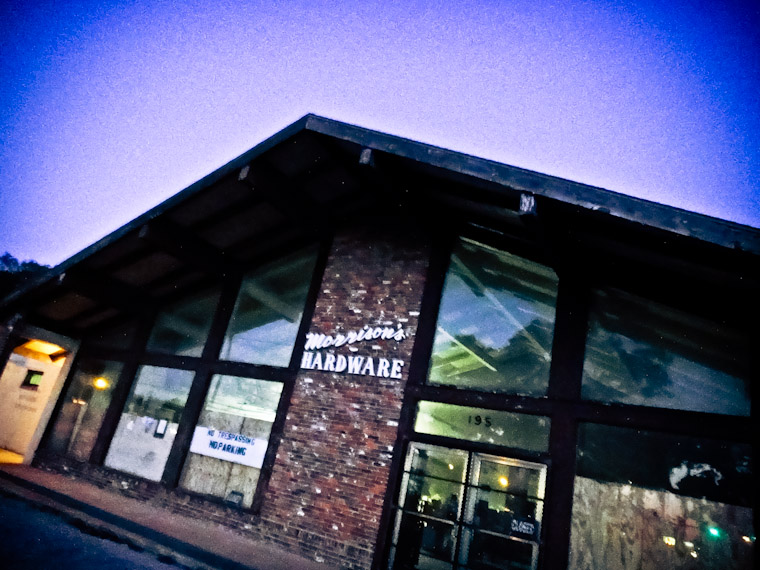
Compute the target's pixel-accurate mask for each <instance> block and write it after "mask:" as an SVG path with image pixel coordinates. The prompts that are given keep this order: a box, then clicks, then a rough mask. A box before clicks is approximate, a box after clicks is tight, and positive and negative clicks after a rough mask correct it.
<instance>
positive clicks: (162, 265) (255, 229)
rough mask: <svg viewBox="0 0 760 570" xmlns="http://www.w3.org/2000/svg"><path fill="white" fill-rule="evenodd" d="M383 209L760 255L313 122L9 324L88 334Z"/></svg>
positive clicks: (2, 306)
mask: <svg viewBox="0 0 760 570" xmlns="http://www.w3.org/2000/svg"><path fill="white" fill-rule="evenodd" d="M378 209H379V210H380V211H382V212H384V213H388V212H390V211H393V212H396V213H398V212H399V211H400V210H406V211H411V212H412V213H416V214H417V215H418V216H420V218H423V217H426V218H428V219H430V218H431V217H433V218H435V217H441V216H442V217H444V218H445V217H447V216H448V217H449V219H451V220H456V221H457V222H459V223H464V224H469V225H471V226H473V227H476V228H480V229H482V230H484V231H486V230H491V231H495V232H497V233H499V234H505V235H512V236H518V239H519V235H521V234H522V233H523V230H524V226H525V225H526V224H527V225H530V223H532V222H531V220H542V224H543V225H544V226H546V225H547V224H549V225H551V226H552V228H553V231H554V229H556V228H554V227H555V226H562V227H563V229H564V230H568V231H570V230H572V232H573V236H574V237H575V238H577V239H579V240H581V241H583V240H585V241H586V242H589V243H592V242H596V241H597V240H599V238H600V236H603V239H602V240H601V241H605V240H606V241H607V247H608V249H610V248H611V249H615V250H617V251H621V250H625V248H629V249H631V248H633V249H639V250H641V251H640V252H639V253H638V254H637V255H639V256H641V255H644V256H646V255H647V252H650V253H651V252H654V251H655V250H656V249H657V247H658V244H659V243H661V240H662V239H663V238H665V239H670V240H671V241H672V240H675V241H676V242H678V243H679V244H684V243H687V244H696V243H698V244H702V245H704V247H706V248H707V249H708V250H710V251H711V252H716V251H717V252H726V255H728V256H733V257H732V259H735V260H736V261H735V263H734V265H736V264H738V265H741V264H742V263H743V260H744V259H745V257H746V255H750V257H753V256H756V255H758V254H760V231H758V230H755V229H753V228H749V227H746V226H741V225H739V224H735V223H731V222H727V221H723V220H718V219H715V218H711V217H709V216H704V215H701V214H696V213H692V212H688V211H685V210H681V209H678V208H673V207H670V206H664V205H661V204H657V203H654V202H649V201H646V200H642V199H639V198H633V197H630V196H626V195H623V194H618V193H615V192H611V191H608V190H604V189H601V188H596V187H593V186H588V185H585V184H580V183H576V182H571V181H568V180H564V179H561V178H557V177H553V176H547V175H544V174H539V173H536V172H532V171H529V170H525V169H521V168H517V167H514V166H508V165H504V164H500V163H497V162H493V161H490V160H485V159H481V158H476V157H473V156H470V155H465V154H462V153H457V152H453V151H450V150H446V149H442V148H438V147H434V146H431V145H427V144H423V143H419V142H415V141H411V140H408V139H403V138H400V137H396V136H392V135H387V134H384V133H380V132H377V131H372V130H368V129H364V128H361V127H357V126H353V125H349V124H346V123H342V122H338V121H334V120H331V119H326V118H323V117H319V116H315V115H306V116H305V117H303V118H301V119H300V120H298V121H296V122H295V123H293V124H292V125H290V126H288V127H287V128H285V129H283V130H282V131H280V132H279V133H277V134H275V135H274V136H272V137H270V138H268V139H267V140H265V141H263V142H262V143H260V144H258V145H256V146H255V147H254V148H252V149H251V150H249V151H248V152H246V153H244V154H243V155H241V156H239V157H237V158H236V159H234V160H232V161H231V162H229V163H228V164H226V165H224V166H223V167H221V168H219V169H218V170H216V171H215V172H213V173H211V174H209V175H208V176H206V177H204V178H202V179H201V180H199V181H198V182H196V183H194V184H192V185H191V186H189V187H188V188H186V189H185V190H183V191H181V192H179V193H178V194H176V195H174V196H173V197H171V198H169V199H168V200H166V201H165V202H163V203H161V204H159V205H158V206H156V207H155V208H152V209H151V210H149V211H147V212H146V213H144V214H143V215H141V216H139V217H137V218H136V219H134V220H133V221H131V222H129V223H128V224H126V225H125V226H123V227H121V228H119V229H117V230H116V231H114V232H112V233H111V234H109V235H108V236H106V237H104V238H103V239H101V240H99V241H98V242H96V243H94V244H93V245H91V246H89V247H87V248H86V249H84V250H83V251H81V252H80V253H78V254H76V255H74V256H73V257H71V258H70V259H68V260H66V261H64V262H63V263H61V264H60V265H58V266H57V267H55V268H53V269H51V270H50V271H48V272H46V273H45V274H44V275H42V276H41V277H40V278H39V279H38V280H37V281H35V282H34V283H32V284H30V285H29V286H28V287H26V288H24V289H22V290H20V291H17V292H15V293H14V294H12V295H11V296H9V297H8V298H6V299H5V300H3V301H2V302H0V318H2V317H6V316H8V315H10V314H12V313H14V312H17V311H26V312H27V313H29V315H30V318H31V320H33V321H35V322H37V323H38V324H41V325H43V326H50V327H63V328H64V329H65V330H66V331H68V332H70V333H74V334H77V333H81V332H82V331H83V330H85V329H87V328H89V327H93V326H98V325H99V324H102V323H106V322H110V321H111V320H113V319H114V318H117V317H118V316H119V315H123V314H125V313H128V312H130V311H133V310H135V309H136V308H138V307H145V306H146V305H151V304H158V303H161V302H163V301H164V300H165V299H167V298H169V297H171V296H173V295H175V294H177V293H178V292H181V291H184V290H190V289H192V288H194V287H195V288H197V287H199V286H202V285H203V284H204V283H206V282H208V281H209V280H213V279H214V278H216V277H217V276H218V275H219V274H227V273H230V272H236V271H240V270H241V269H243V268H246V267H249V266H250V265H251V264H254V263H256V261H257V260H259V259H265V258H266V257H267V256H269V255H271V254H272V252H274V251H277V249H278V248H280V247H286V246H292V245H294V244H298V243H301V242H306V241H309V240H313V239H314V238H315V237H317V236H319V235H321V233H323V232H324V231H328V230H329V228H330V227H332V226H334V225H335V224H338V223H345V222H346V221H348V220H350V219H352V218H353V217H356V216H358V215H361V216H368V215H372V213H373V212H376V211H377V210H378ZM423 214H424V215H423ZM526 220H527V221H526ZM428 223H429V224H431V225H435V223H434V222H430V221H429V222H428ZM610 228H615V233H618V234H620V235H618V236H617V237H616V238H614V239H610V238H609V236H608V234H609V230H610ZM530 239H532V238H530ZM621 240H622V241H621ZM687 249H688V248H687ZM700 255H701V254H694V263H697V262H698V259H699V257H700ZM737 256H738V257H737ZM732 263H733V262H732ZM732 267H733V265H732Z"/></svg>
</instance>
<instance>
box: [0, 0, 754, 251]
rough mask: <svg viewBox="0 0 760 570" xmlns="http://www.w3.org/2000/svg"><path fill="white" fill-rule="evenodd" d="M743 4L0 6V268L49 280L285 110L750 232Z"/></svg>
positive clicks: (749, 30)
mask: <svg viewBox="0 0 760 570" xmlns="http://www.w3.org/2000/svg"><path fill="white" fill-rule="evenodd" d="M759 94H760V1H759V0H737V1H730V0H729V1H726V2H720V1H709V0H706V1H699V0H692V1H684V0H668V1H663V0H659V1H641V2H633V1H629V2H626V1H601V0H586V1H575V0H567V1H560V2H537V1H536V0H525V1H523V0H515V1H506V0H503V1H486V0H481V1H478V0H470V1H467V2H457V1H455V0H448V1H439V2H425V1H413V0H409V1H406V2H379V1H373V0H364V1H357V2H338V1H314V0H310V1H292V2H289V1H280V2H274V1H269V2H266V1H262V2H256V1H250V2H240V1H234V0H227V1H224V0H219V1H214V2H211V1H199V2H180V1H174V2H170V1H154V2H147V1H139V0H137V1H134V0H124V1H121V2H104V1H98V2H95V1H90V0H79V1H52V0H20V1H18V2H3V3H2V7H0V254H2V252H4V251H6V250H7V251H9V252H10V253H11V254H13V255H14V256H16V257H17V258H19V259H22V260H27V259H34V260H37V261H39V262H41V263H45V264H50V265H55V264H57V263H59V262H61V261H63V260H64V259H65V258H67V257H69V256H71V255H73V254H75V253H76V252H78V251H79V250H81V249H83V248H84V247H86V246H88V245H89V244H91V243H93V242H94V241H96V240H98V239H99V238H101V237H103V236H104V235H107V234H108V233H110V232H111V231H113V230H115V229H117V228H118V227H120V226H122V225H123V224H125V223H127V222H128V221H129V220H131V219H133V218H135V217H136V216H138V215H140V214H142V213H143V212H145V211H146V210H148V209H149V208H151V207H153V206H155V205H156V204H158V203H160V202H162V201H164V200H165V199H167V198H168V197H170V196H172V195H173V194H176V193H177V192H179V191H180V190H182V189H183V188H185V187H186V186H188V185H190V184H191V183H193V182H195V181H196V180H198V179H199V178H201V177H202V176H204V175H205V174H208V173H209V172H212V171H213V170H215V169H217V168H218V167H220V166H222V165H223V164H225V163H227V162H228V161H230V160H231V159H233V158H235V157H236V156H238V155H240V154H242V153H243V152H245V151H246V150H248V149H249V148H251V147H253V146H254V145H256V144H257V143H259V142H261V141H262V140H264V139H266V138H267V137H269V136H270V135H272V134H274V133H276V132H277V131H279V130H280V129H282V128H283V127H285V126H287V125H288V124H290V123H292V122H293V121H295V120H297V119H298V118H299V117H301V116H302V115H304V114H306V113H309V112H311V113H316V114H319V115H323V116H326V117H329V118H331V119H336V120H340V121H345V122H349V123H352V124H356V125H359V126H362V127H367V128H371V129H376V130H379V131H383V132H387V133H390V134H394V135H398V136H402V137H406V138H410V139H413V140H418V141H422V142H425V143H430V144H434V145H437V146H442V147H445V148H449V149H452V150H455V151H460V152H465V153H468V154H473V155H476V156H479V157H483V158H488V159H492V160H496V161H499V162H503V163H506V164H511V165H515V166H520V167H523V168H528V169H531V170H536V171H538V172H542V173H546V174H552V175H555V176H561V177H563V178H568V179H570V180H575V181H579V182H584V183H587V184H592V185H595V186H601V187H603V188H606V189H608V190H613V191H616V192H622V193H625V194H630V195H633V196H638V197H641V198H645V199H648V200H654V201H657V202H662V203H665V204H670V205H674V206H678V207H681V208H685V209H688V210H692V211H696V212H701V213H705V214H709V215H712V216H716V217H719V218H723V219H727V220H732V221H736V222H740V223H743V224H747V225H751V226H754V227H760V95H759Z"/></svg>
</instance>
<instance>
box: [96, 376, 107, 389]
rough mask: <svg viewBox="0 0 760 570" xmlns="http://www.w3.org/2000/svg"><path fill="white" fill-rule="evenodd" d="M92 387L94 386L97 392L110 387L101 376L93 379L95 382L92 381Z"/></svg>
mask: <svg viewBox="0 0 760 570" xmlns="http://www.w3.org/2000/svg"><path fill="white" fill-rule="evenodd" d="M92 385H93V386H95V388H97V389H98V390H105V389H106V388H108V387H109V386H110V385H111V383H110V382H109V381H108V380H106V379H105V378H103V377H102V376H101V377H99V378H95V380H93V381H92Z"/></svg>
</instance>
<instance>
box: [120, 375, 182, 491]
mask: <svg viewBox="0 0 760 570" xmlns="http://www.w3.org/2000/svg"><path fill="white" fill-rule="evenodd" d="M192 381H193V372H190V371H188V370H175V369H173V368H158V367H155V366H141V367H140V370H139V372H138V375H137V379H136V380H135V382H134V384H133V385H132V391H131V392H130V394H129V398H128V399H127V404H126V406H125V408H124V411H123V412H122V414H121V419H120V420H119V425H118V426H117V427H116V434H115V435H114V437H113V439H112V440H111V447H110V449H109V450H108V455H107V456H106V460H105V465H106V466H107V467H112V468H113V469H118V470H119V471H125V472H127V473H132V474H133V475H138V476H139V477H144V478H146V479H151V480H152V481H160V480H161V475H163V471H164V465H165V464H166V460H167V459H168V458H169V452H170V451H171V448H172V443H174V436H175V435H177V426H178V424H179V420H180V417H181V416H182V410H183V409H184V407H185V401H186V400H187V395H188V393H189V392H190V385H191V384H192Z"/></svg>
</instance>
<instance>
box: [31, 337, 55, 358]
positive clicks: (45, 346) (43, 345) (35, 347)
mask: <svg viewBox="0 0 760 570" xmlns="http://www.w3.org/2000/svg"><path fill="white" fill-rule="evenodd" d="M21 346H23V347H24V348H26V349H28V350H32V351H34V352H41V353H42V354H44V355H45V356H50V355H51V354H55V353H57V352H62V351H63V350H64V349H63V348H61V347H60V346H58V345H57V344H53V343H52V342H45V341H44V340H37V339H34V338H33V339H31V340H28V341H26V342H25V343H24V344H22V345H21Z"/></svg>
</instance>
